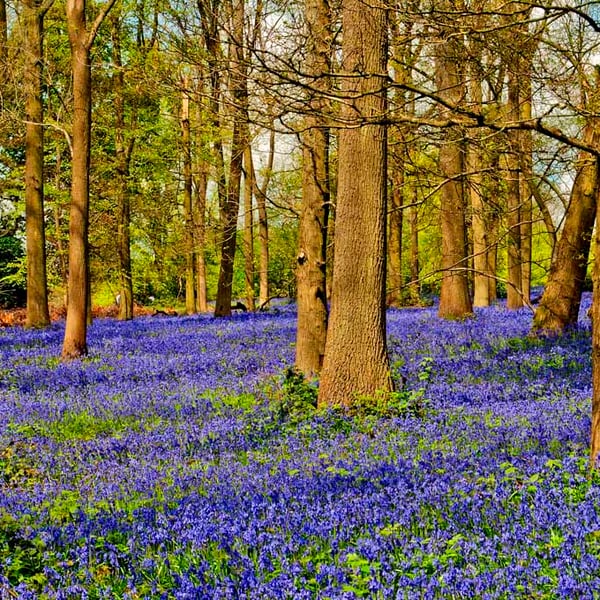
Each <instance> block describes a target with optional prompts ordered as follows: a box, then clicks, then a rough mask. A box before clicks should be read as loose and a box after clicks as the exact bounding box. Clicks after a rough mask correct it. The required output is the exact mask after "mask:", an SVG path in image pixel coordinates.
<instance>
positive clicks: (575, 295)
mask: <svg viewBox="0 0 600 600" xmlns="http://www.w3.org/2000/svg"><path fill="white" fill-rule="evenodd" d="M584 139H585V140H586V142H587V143H589V144H594V145H596V146H600V119H598V118H590V119H589V120H588V123H587V126H586V132H585V135H584ZM599 195H600V181H599V179H598V169H597V165H596V160H595V159H594V157H592V156H590V155H589V154H588V153H584V152H582V153H581V154H580V156H579V165H578V168H577V175H576V177H575V181H574V183H573V189H572V190H571V199H570V202H569V207H568V209H567V214H566V216H565V222H564V226H563V232H562V234H561V236H560V239H559V241H558V244H557V247H556V252H555V254H554V258H553V261H552V265H551V267H550V274H549V275H548V281H547V283H546V286H545V288H544V294H543V295H542V300H541V302H540V305H539V307H538V309H537V310H536V312H535V316H534V319H533V327H532V331H533V332H539V333H552V334H559V333H562V332H564V330H565V329H566V328H567V327H569V326H574V325H576V324H577V317H578V315H579V305H580V303H581V293H582V291H583V284H584V281H585V276H586V272H587V265H588V256H589V251H590V243H591V238H592V232H593V229H594V221H595V219H596V210H597V209H596V205H597V204H598V201H599V200H600V198H599Z"/></svg>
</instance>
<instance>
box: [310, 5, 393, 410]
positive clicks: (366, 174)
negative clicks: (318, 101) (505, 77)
mask: <svg viewBox="0 0 600 600" xmlns="http://www.w3.org/2000/svg"><path fill="white" fill-rule="evenodd" d="M386 10H387V9H386V7H385V6H383V5H381V6H379V5H374V4H370V3H363V2H361V1H360V0H344V2H343V5H342V28H343V32H344V36H343V42H342V54H343V62H342V73H343V74H348V75H349V76H348V77H346V78H344V79H343V82H342V91H343V92H344V94H345V97H346V101H345V102H344V103H343V104H342V110H341V119H342V122H343V123H344V124H345V125H346V127H345V128H343V129H342V130H341V131H340V134H339V135H340V138H339V140H340V141H339V183H338V200H337V208H336V225H335V227H336V231H335V237H336V247H335V257H334V267H333V281H332V297H331V315H330V320H329V325H328V329H327V342H326V346H325V357H324V361H323V370H322V374H321V383H320V387H319V397H318V402H319V405H320V406H331V405H333V406H336V405H337V406H351V405H352V404H353V403H355V402H356V400H357V399H358V398H359V397H361V396H362V397H365V396H367V397H375V396H376V395H378V394H383V395H384V396H387V394H388V393H389V392H390V391H391V390H392V389H393V383H392V380H391V377H390V366H389V360H388V355H387V347H386V329H385V324H386V319H385V272H386V264H385V263H386V187H387V173H386V171H387V165H386V126H385V124H383V123H382V119H383V118H384V117H385V114H386V77H387V12H386ZM358 73H360V74H361V76H360V77H357V76H356V75H357V74H358ZM365 74H368V76H365Z"/></svg>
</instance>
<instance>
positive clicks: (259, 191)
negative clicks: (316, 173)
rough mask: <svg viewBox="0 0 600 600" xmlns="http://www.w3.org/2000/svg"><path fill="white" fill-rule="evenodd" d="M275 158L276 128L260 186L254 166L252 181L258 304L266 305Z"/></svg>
mask: <svg viewBox="0 0 600 600" xmlns="http://www.w3.org/2000/svg"><path fill="white" fill-rule="evenodd" d="M274 158H275V129H274V128H273V129H271V132H270V135H269V158H268V160H267V167H266V169H265V174H264V177H263V180H262V184H261V185H260V187H259V186H258V183H257V181H256V173H255V171H254V166H253V167H252V172H253V173H254V177H253V178H252V181H253V182H254V185H255V193H256V208H257V210H258V242H259V273H258V286H259V288H258V305H259V307H264V306H266V304H267V303H268V302H269V220H268V215H267V192H268V190H269V183H270V180H271V173H272V172H273V161H274Z"/></svg>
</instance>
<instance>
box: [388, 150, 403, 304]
mask: <svg viewBox="0 0 600 600" xmlns="http://www.w3.org/2000/svg"><path fill="white" fill-rule="evenodd" d="M392 156H393V171H392V174H391V180H392V195H391V207H390V211H389V248H388V255H389V266H388V276H387V288H388V289H387V298H386V301H387V305H388V306H401V305H402V288H403V284H404V282H403V278H402V229H403V225H404V219H403V215H404V207H403V204H404V199H403V194H404V160H403V158H402V157H400V156H398V155H397V154H396V153H392Z"/></svg>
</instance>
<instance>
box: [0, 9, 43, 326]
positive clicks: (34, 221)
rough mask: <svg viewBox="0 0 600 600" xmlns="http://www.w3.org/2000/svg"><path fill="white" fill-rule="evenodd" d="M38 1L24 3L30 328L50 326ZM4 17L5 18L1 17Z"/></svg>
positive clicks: (41, 22) (28, 309) (26, 194)
mask: <svg viewBox="0 0 600 600" xmlns="http://www.w3.org/2000/svg"><path fill="white" fill-rule="evenodd" d="M39 4H40V3H39V2H38V0H26V2H24V15H23V17H24V22H25V59H26V61H27V65H26V68H25V73H24V86H25V121H26V126H25V215H26V216H25V229H26V237H27V321H26V324H27V326H28V327H46V326H47V325H49V323H50V313H49V310H48V286H47V277H46V234H45V223H44V126H43V121H44V108H43V100H42V64H43V19H44V17H43V14H42V12H41V9H40V5H39ZM0 16H1V15H0Z"/></svg>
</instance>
